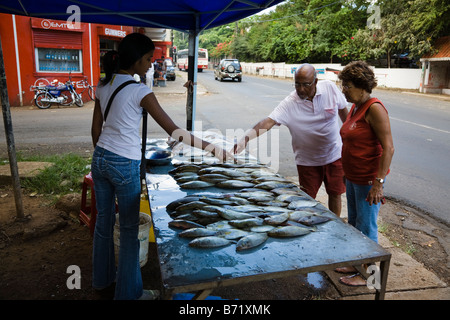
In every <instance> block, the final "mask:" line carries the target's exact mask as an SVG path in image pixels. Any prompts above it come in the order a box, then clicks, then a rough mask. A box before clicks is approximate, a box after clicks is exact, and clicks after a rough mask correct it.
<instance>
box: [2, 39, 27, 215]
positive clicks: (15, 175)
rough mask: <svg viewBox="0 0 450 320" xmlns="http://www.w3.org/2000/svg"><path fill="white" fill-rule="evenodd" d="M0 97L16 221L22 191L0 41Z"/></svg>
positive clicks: (21, 208)
mask: <svg viewBox="0 0 450 320" xmlns="http://www.w3.org/2000/svg"><path fill="white" fill-rule="evenodd" d="M0 91H1V92H0V95H1V96H0V97H1V101H2V112H3V122H4V124H5V135H6V144H7V146H8V156H9V165H10V168H11V178H12V183H13V189H14V199H15V201H16V216H17V218H18V219H23V218H24V213H23V203H22V189H21V188H20V179H19V168H18V166H17V158H16V147H15V144H14V133H13V128H12V121H11V110H10V105H9V97H8V88H7V85H6V73H5V64H4V61H3V49H2V42H1V39H0Z"/></svg>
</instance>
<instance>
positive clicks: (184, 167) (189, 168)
mask: <svg viewBox="0 0 450 320" xmlns="http://www.w3.org/2000/svg"><path fill="white" fill-rule="evenodd" d="M200 169H201V167H200V166H197V165H194V164H182V165H180V166H178V167H176V168H174V169H172V170H170V171H169V174H171V175H175V174H177V173H180V172H187V171H189V172H198V171H199V170H200Z"/></svg>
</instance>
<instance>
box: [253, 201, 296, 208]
mask: <svg viewBox="0 0 450 320" xmlns="http://www.w3.org/2000/svg"><path fill="white" fill-rule="evenodd" d="M256 204H257V205H260V206H270V207H287V206H288V203H287V202H281V201H275V200H274V201H266V202H257V203H256Z"/></svg>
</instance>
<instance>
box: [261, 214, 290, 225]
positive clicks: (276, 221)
mask: <svg viewBox="0 0 450 320" xmlns="http://www.w3.org/2000/svg"><path fill="white" fill-rule="evenodd" d="M288 219H289V213H288V212H284V213H281V214H276V215H273V216H270V217H267V218H265V219H264V223H265V224H269V225H271V226H278V225H280V224H282V223H284V222H286V221H287V220H288Z"/></svg>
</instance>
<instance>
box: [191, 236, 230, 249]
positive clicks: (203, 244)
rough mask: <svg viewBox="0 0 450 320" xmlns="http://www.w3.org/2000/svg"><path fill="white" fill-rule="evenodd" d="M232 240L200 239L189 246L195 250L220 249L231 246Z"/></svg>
mask: <svg viewBox="0 0 450 320" xmlns="http://www.w3.org/2000/svg"><path fill="white" fill-rule="evenodd" d="M231 243H232V242H231V241H230V240H227V239H225V238H221V237H217V236H209V237H200V238H196V239H194V240H192V241H191V242H189V246H191V247H195V248H218V247H223V246H227V245H229V244H231Z"/></svg>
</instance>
